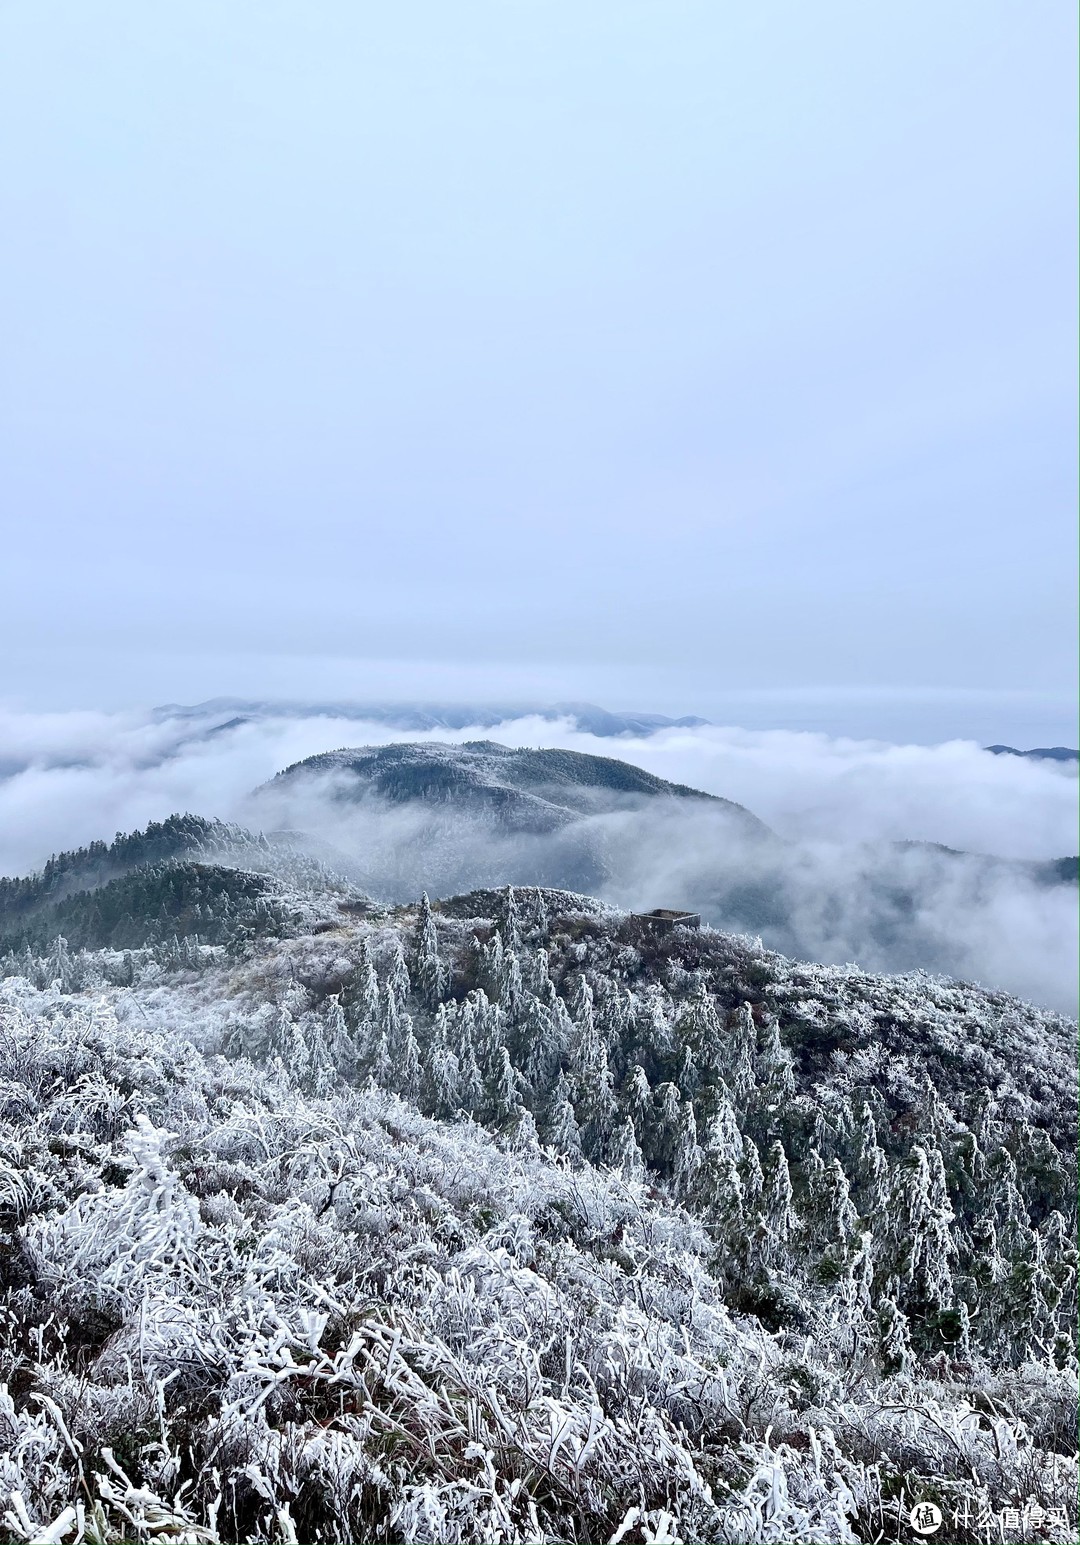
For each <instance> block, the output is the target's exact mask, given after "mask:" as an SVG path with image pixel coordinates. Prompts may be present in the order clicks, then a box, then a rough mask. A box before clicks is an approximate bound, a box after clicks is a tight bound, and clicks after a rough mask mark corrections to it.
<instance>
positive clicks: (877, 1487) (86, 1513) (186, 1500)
mask: <svg viewBox="0 0 1080 1545" xmlns="http://www.w3.org/2000/svg"><path fill="white" fill-rule="evenodd" d="M304 926H305V927H306V928H310V927H316V928H318V929H319V930H320V931H318V932H310V931H306V932H301V931H299V930H298V928H297V927H296V926H295V925H293V926H290V928H289V929H288V930H287V932H288V933H289V934H290V935H291V936H288V937H280V938H272V939H271V938H264V939H261V940H259V939H255V940H251V941H248V942H246V943H244V944H243V946H242V947H239V946H234V947H233V948H232V949H231V951H226V950H224V949H223V948H221V947H215V946H210V945H207V944H200V943H196V942H194V941H189V943H188V945H187V947H186V949H185V950H184V951H183V952H182V954H181V955H180V956H178V955H177V952H176V951H177V947H176V945H174V944H173V943H171V942H168V943H164V944H158V945H154V946H152V947H148V948H144V949H141V950H133V951H129V952H128V954H127V956H126V958H125V957H124V956H122V955H118V954H117V952H115V951H97V952H89V953H87V952H82V953H79V952H71V951H66V950H61V949H60V947H59V946H58V945H54V946H53V948H52V950H51V952H49V953H48V954H45V955H40V956H34V955H33V952H32V951H31V952H30V958H29V959H27V961H26V966H27V973H28V974H29V975H30V976H31V977H32V978H33V981H32V982H28V981H26V980H25V979H24V978H23V977H13V978H11V979H10V980H9V981H8V982H7V983H6V984H5V985H4V987H3V989H2V992H3V1019H4V1035H3V1038H2V1040H0V1056H2V1058H3V1068H2V1075H3V1077H4V1079H5V1080H7V1082H6V1083H5V1084H4V1085H3V1088H4V1090H5V1095H4V1100H5V1104H4V1107H3V1110H4V1115H3V1126H2V1129H0V1130H2V1137H0V1141H2V1143H3V1165H4V1167H3V1170H2V1175H3V1181H2V1184H3V1187H4V1196H5V1202H4V1206H5V1213H4V1229H5V1235H4V1243H3V1249H2V1255H0V1261H2V1269H3V1280H4V1291H5V1300H4V1301H5V1309H4V1313H5V1314H6V1315H7V1317H8V1328H9V1334H8V1336H7V1338H6V1345H7V1348H8V1350H7V1353H6V1355H7V1357H8V1367H7V1368H6V1370H5V1373H4V1378H5V1381H6V1391H7V1393H6V1394H5V1395H4V1396H3V1397H2V1399H0V1406H2V1409H0V1421H2V1422H3V1423H4V1430H5V1435H6V1437H5V1450H6V1452H5V1455H4V1456H0V1489H2V1494H3V1496H4V1497H6V1498H7V1501H6V1504H5V1505H6V1509H7V1511H6V1515H5V1523H4V1527H5V1528H6V1529H7V1530H9V1531H10V1535H9V1537H12V1538H20V1539H27V1540H29V1539H44V1538H46V1537H48V1538H51V1539H54V1540H60V1539H66V1540H74V1539H76V1538H77V1537H78V1533H79V1530H80V1529H82V1530H83V1531H84V1537H87V1538H98V1539H110V1540H118V1539H121V1538H128V1537H132V1536H133V1535H134V1536H137V1537H140V1538H142V1537H147V1538H148V1537H150V1536H151V1535H153V1537H155V1538H172V1539H176V1540H180V1539H209V1540H215V1539H216V1540H222V1541H226V1540H228V1541H247V1540H257V1539H266V1540H282V1541H287V1540H298V1541H301V1542H303V1541H316V1540H318V1541H324V1540H325V1541H339V1542H347V1541H358V1540H386V1541H401V1542H407V1541H418V1540H427V1541H432V1542H435V1541H439V1542H443V1541H445V1542H451V1541H476V1542H478V1545H479V1542H486V1541H490V1540H494V1539H502V1540H504V1541H518V1542H520V1545H526V1542H531V1541H539V1540H551V1541H555V1540H573V1541H578V1542H592V1541H597V1540H615V1539H618V1540H622V1541H626V1542H629V1545H633V1542H646V1541H665V1540H666V1541H679V1540H681V1541H685V1542H691V1541H699V1540H700V1541H705V1540H708V1541H758V1540H760V1541H789V1540H790V1541H795V1540H800V1541H801V1540H806V1541H819V1542H834V1541H836V1542H839V1541H856V1540H858V1541H872V1540H886V1539H889V1540H896V1539H897V1538H900V1539H914V1538H916V1537H917V1536H915V1535H914V1534H913V1533H912V1531H911V1527H910V1523H909V1519H908V1513H909V1509H910V1504H911V1502H912V1500H913V1499H919V1498H928V1499H930V1500H933V1501H935V1502H936V1503H937V1504H938V1505H940V1506H941V1508H942V1509H943V1511H944V1512H945V1515H946V1517H947V1518H948V1519H949V1520H950V1524H949V1530H951V1532H948V1531H944V1532H943V1534H942V1538H947V1539H950V1540H955V1541H965V1540H971V1541H974V1540H979V1539H986V1538H987V1537H988V1536H987V1534H986V1530H985V1527H981V1526H980V1525H979V1522H978V1518H979V1514H980V1512H982V1513H984V1514H985V1512H986V1510H987V1509H1000V1508H1002V1507H1004V1506H1007V1505H1010V1504H1012V1503H1013V1502H1015V1501H1018V1502H1019V1504H1020V1505H1023V1504H1024V1502H1025V1500H1026V1499H1028V1498H1034V1499H1036V1500H1037V1501H1038V1502H1039V1505H1040V1506H1041V1507H1043V1508H1044V1509H1045V1510H1047V1512H1048V1517H1049V1519H1050V1523H1049V1525H1047V1526H1046V1527H1044V1528H1043V1530H1042V1534H1041V1537H1042V1538H1048V1539H1056V1540H1061V1541H1064V1540H1067V1539H1072V1538H1073V1537H1075V1530H1076V1519H1075V1511H1074V1502H1075V1476H1076V1470H1075V1451H1076V1443H1075V1409H1076V1361H1075V1344H1074V1339H1073V1328H1074V1323H1075V1291H1076V1287H1075V1281H1076V1250H1075V1224H1076V1205H1075V1121H1076V1117H1075V1061H1074V1055H1075V1041H1074V1027H1073V1026H1071V1025H1070V1024H1069V1023H1068V1022H1067V1021H1065V1020H1063V1019H1060V1018H1059V1017H1057V1016H1055V1015H1052V1014H1048V1013H1042V1012H1040V1011H1037V1010H1035V1009H1032V1008H1031V1007H1030V1006H1028V1005H1024V1004H1021V1003H1018V1002H1017V1001H1016V1000H1013V999H1010V998H1008V997H1007V996H1005V995H1002V994H987V993H984V992H981V991H979V990H977V989H975V988H970V987H965V986H963V985H960V984H957V983H953V982H947V981H942V980H936V979H933V978H928V977H920V976H914V977H906V978H885V977H878V976H873V975H869V974H867V973H864V972H861V971H858V970H855V969H854V968H846V969H838V968H826V967H820V966H809V965H801V964H797V963H794V962H791V961H789V960H785V959H784V958H783V957H780V956H777V955H775V954H772V953H770V952H768V951H766V950H763V949H762V948H761V947H760V946H758V945H757V944H756V943H754V942H753V941H750V940H747V939H743V938H737V937H733V936H730V935H724V934H721V933H717V932H714V931H712V930H710V929H702V930H700V931H698V932H695V931H691V930H688V929H679V928H676V929H674V930H671V931H669V932H665V933H661V932H658V931H656V930H655V929H654V928H653V927H651V926H650V925H647V924H642V923H640V922H638V921H636V920H634V919H632V918H630V917H628V916H627V915H626V914H623V913H619V912H617V911H614V910H613V909H610V908H608V907H605V906H604V905H602V904H601V903H598V902H595V901H591V900H589V899H588V898H585V897H581V896H575V895H572V894H570V893H566V892H557V891H536V890H534V891H530V892H527V893H515V892H514V891H507V890H504V891H501V892H482V893H477V894H474V895H470V896H464V897H458V898H455V899H453V900H451V901H446V902H442V903H438V904H435V905H429V904H428V903H427V902H426V901H424V900H422V901H421V902H420V903H419V904H416V905H413V906H409V907H400V908H396V909H374V910H371V911H369V913H368V915H366V916H360V915H357V914H355V913H349V912H341V911H340V910H338V911H337V913H336V917H335V919H333V920H326V921H322V922H319V923H316V924H305V925H304ZM61 956H65V957H66V958H67V960H68V962H69V968H70V970H71V971H73V972H75V973H77V978H76V977H75V976H72V977H69V978H68V979H67V982H66V983H65V980H64V979H63V977H62V975H60V974H57V975H54V976H50V973H52V972H53V971H54V968H55V966H56V963H57V960H58V959H59V958H60V957H61ZM118 962H125V971H126V973H127V975H126V980H127V981H128V982H129V983H130V985H115V984H116V982H117V970H118ZM76 979H77V980H78V981H79V983H80V984H81V985H80V986H78V987H77V988H76V987H75V981H76ZM65 985H66V987H67V988H68V990H65ZM1051 1509H1054V1510H1057V1511H1054V1512H1051V1511H1049V1510H1051ZM1061 1510H1065V1511H1064V1512H1061ZM954 1514H955V1515H956V1517H957V1519H958V1520H959V1521H957V1522H952V1521H951V1520H952V1519H953V1515H954ZM965 1519H966V1520H967V1521H966V1522H965V1521H964V1520H965ZM1055 1520H1056V1522H1055ZM980 1528H981V1532H980ZM50 1530H51V1533H50V1532H49V1531H50ZM94 1530H96V1531H97V1532H96V1533H93V1532H92V1531H94Z"/></svg>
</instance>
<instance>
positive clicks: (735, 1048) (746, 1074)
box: [724, 1003, 757, 1105]
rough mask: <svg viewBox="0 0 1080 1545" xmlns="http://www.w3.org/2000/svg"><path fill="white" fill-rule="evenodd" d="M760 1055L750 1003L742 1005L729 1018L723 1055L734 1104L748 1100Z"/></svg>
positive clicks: (725, 1079)
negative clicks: (755, 1065) (755, 1064)
mask: <svg viewBox="0 0 1080 1545" xmlns="http://www.w3.org/2000/svg"><path fill="white" fill-rule="evenodd" d="M756 1055H757V1028H756V1026H755V1025H754V1016H753V1014H752V1013H751V1011H750V1005H749V1004H748V1003H741V1004H740V1005H739V1007H738V1008H737V1009H736V1010H735V1012H734V1013H733V1014H732V1015H731V1016H730V1018H729V1022H728V1031H727V1045H726V1048H725V1056H724V1064H725V1065H724V1081H725V1083H726V1084H727V1086H728V1088H729V1089H730V1090H731V1095H732V1098H733V1099H734V1101H735V1103H736V1104H737V1105H738V1104H741V1103H742V1102H744V1101H746V1100H748V1099H749V1098H750V1096H751V1094H752V1093H753V1091H754V1082H755V1081H754V1062H755V1059H756Z"/></svg>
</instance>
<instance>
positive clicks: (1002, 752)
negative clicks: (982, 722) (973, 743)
mask: <svg viewBox="0 0 1080 1545" xmlns="http://www.w3.org/2000/svg"><path fill="white" fill-rule="evenodd" d="M983 749H984V750H985V751H991V752H993V754H994V756H1026V757H1030V758H1031V760H1032V761H1033V762H1080V751H1072V750H1070V749H1069V747H1068V746H1036V747H1035V748H1034V750H1032V751H1018V750H1017V749H1016V747H1015V746H984V748H983Z"/></svg>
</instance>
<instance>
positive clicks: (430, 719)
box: [153, 697, 710, 737]
mask: <svg viewBox="0 0 1080 1545" xmlns="http://www.w3.org/2000/svg"><path fill="white" fill-rule="evenodd" d="M153 713H154V717H155V718H156V719H158V720H163V719H192V720H197V719H203V718H214V717H216V716H217V715H219V714H226V715H228V718H227V719H226V720H225V721H224V722H223V723H220V724H217V725H215V726H213V729H212V730H210V731H208V732H207V733H211V734H218V733H220V732H221V731H222V730H228V729H235V728H237V727H238V726H240V725H241V724H245V723H247V722H248V721H249V720H257V719H267V718H274V717H277V716H285V717H287V718H297V719H318V718H330V719H355V720H357V721H358V722H365V723H370V724H385V725H388V726H389V727H391V728H393V729H399V730H414V731H415V730H463V729H468V728H470V727H472V726H475V727H476V728H477V729H491V728H493V727H494V726H495V725H497V724H505V723H507V722H508V721H510V720H514V719H522V718H532V717H535V718H539V719H546V720H548V721H549V722H553V721H555V720H557V719H571V720H573V722H574V725H575V727H576V728H577V729H578V730H580V731H581V732H582V733H583V734H588V735H597V736H602V737H607V736H616V735H654V734H656V732H657V731H658V730H664V729H696V728H697V727H699V726H700V725H704V724H708V723H709V722H710V721H709V720H708V719H702V718H699V717H698V716H697V715H694V714H687V715H684V716H683V717H682V718H671V717H670V716H669V715H667V714H661V713H645V712H641V711H638V710H628V711H625V712H617V713H612V712H610V711H609V710H608V709H606V708H599V707H597V705H596V704H595V703H577V702H570V703H547V704H536V703H502V704H498V703H496V704H491V703H487V704H483V703H350V702H326V703H297V702H277V701H274V700H272V699H271V700H260V699H249V698H239V697H215V698H210V699H208V700H207V701H206V702H205V703H195V704H190V705H189V704H184V703H165V704H162V705H160V706H159V707H157V708H155V709H154V710H153Z"/></svg>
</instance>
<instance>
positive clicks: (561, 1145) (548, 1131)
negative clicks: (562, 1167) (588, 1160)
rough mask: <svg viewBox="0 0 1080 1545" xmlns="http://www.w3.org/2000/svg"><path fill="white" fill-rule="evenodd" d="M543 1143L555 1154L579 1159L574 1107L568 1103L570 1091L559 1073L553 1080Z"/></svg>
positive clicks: (579, 1144) (579, 1147)
mask: <svg viewBox="0 0 1080 1545" xmlns="http://www.w3.org/2000/svg"><path fill="white" fill-rule="evenodd" d="M545 1142H546V1143H547V1145H548V1147H549V1148H554V1150H555V1152H556V1153H565V1154H569V1155H570V1156H571V1157H576V1158H580V1157H581V1133H580V1131H579V1129H578V1124H577V1117H576V1116H575V1115H574V1107H573V1105H572V1104H571V1102H570V1090H569V1087H568V1085H567V1082H566V1079H565V1077H564V1075H563V1074H562V1073H561V1072H560V1073H559V1076H558V1078H557V1079H556V1080H555V1085H554V1088H553V1089H552V1094H551V1101H550V1103H549V1106H548V1112H547V1120H546V1122H545Z"/></svg>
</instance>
